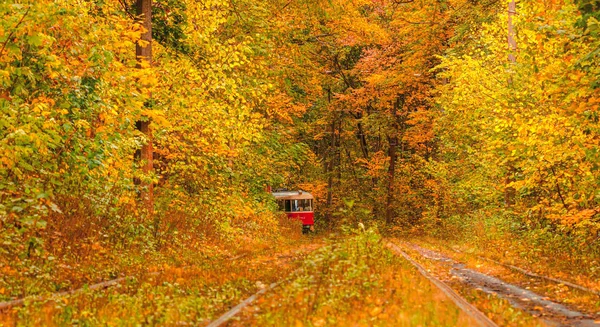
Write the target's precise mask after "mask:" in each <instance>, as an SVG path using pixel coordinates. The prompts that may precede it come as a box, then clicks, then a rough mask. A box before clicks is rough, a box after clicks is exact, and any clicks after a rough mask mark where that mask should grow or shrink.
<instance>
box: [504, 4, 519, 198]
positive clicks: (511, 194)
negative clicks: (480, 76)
mask: <svg viewBox="0 0 600 327" xmlns="http://www.w3.org/2000/svg"><path fill="white" fill-rule="evenodd" d="M516 13H517V7H516V4H515V0H511V1H510V2H509V4H508V49H509V53H508V61H509V62H510V63H512V64H514V63H515V62H516V61H517V59H516V57H515V52H516V50H517V41H516V40H515V28H514V25H513V16H514V15H515V14H516ZM512 83H513V81H512V77H509V78H508V84H509V85H512ZM506 170H507V171H506V178H505V187H504V205H505V206H506V207H511V206H512V205H513V204H514V203H515V195H516V193H517V192H516V190H515V188H514V187H512V186H510V184H511V183H512V182H514V181H515V173H516V171H515V170H516V169H515V167H514V166H513V165H512V164H511V163H508V164H507V169H506Z"/></svg>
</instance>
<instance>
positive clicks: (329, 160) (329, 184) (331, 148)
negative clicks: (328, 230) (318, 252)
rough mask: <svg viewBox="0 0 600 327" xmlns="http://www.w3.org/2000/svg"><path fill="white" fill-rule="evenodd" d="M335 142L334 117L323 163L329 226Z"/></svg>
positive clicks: (328, 99) (326, 217) (329, 98)
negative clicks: (329, 142) (324, 163)
mask: <svg viewBox="0 0 600 327" xmlns="http://www.w3.org/2000/svg"><path fill="white" fill-rule="evenodd" d="M327 102H328V103H329V104H331V90H330V89H328V90H327ZM335 144H336V141H335V117H334V118H333V121H332V122H331V144H330V146H329V149H328V150H327V151H325V156H326V158H325V162H327V165H326V170H325V173H326V174H327V204H326V207H327V208H326V211H325V223H326V224H329V223H331V207H332V205H333V168H334V165H335V163H334V161H335V159H334V158H335V152H334V147H335ZM327 157H328V158H327Z"/></svg>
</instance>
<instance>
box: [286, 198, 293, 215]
mask: <svg viewBox="0 0 600 327" xmlns="http://www.w3.org/2000/svg"><path fill="white" fill-rule="evenodd" d="M291 211H292V205H291V203H290V200H285V212H291Z"/></svg>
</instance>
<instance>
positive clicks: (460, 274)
mask: <svg viewBox="0 0 600 327" xmlns="http://www.w3.org/2000/svg"><path fill="white" fill-rule="evenodd" d="M402 244H403V246H405V247H409V248H410V249H412V250H414V251H415V252H417V253H418V254H419V255H420V256H422V257H423V258H425V259H428V260H431V261H434V262H437V263H441V264H442V265H443V266H444V267H445V268H448V269H449V273H450V274H451V275H452V276H454V277H456V278H458V280H459V281H460V282H461V283H463V284H465V285H467V286H469V287H472V288H476V289H480V290H481V291H483V292H485V293H488V294H494V295H496V296H498V297H500V298H503V299H506V300H507V301H508V302H509V303H510V304H511V305H512V306H514V307H516V308H518V309H521V310H524V311H526V312H529V313H530V314H532V315H534V316H537V317H539V318H540V319H542V320H543V321H544V322H545V323H546V324H548V325H551V326H577V327H598V326H600V321H598V320H596V319H598V317H594V316H592V315H589V314H585V313H582V312H579V311H576V310H573V309H570V308H569V307H567V306H565V305H563V304H561V303H558V302H555V301H552V300H550V299H548V298H546V297H544V296H542V295H539V294H537V293H535V292H532V291H530V290H527V289H523V288H521V287H519V286H517V285H514V284H510V283H507V282H505V281H502V280H501V279H499V278H496V277H493V276H490V275H487V274H484V273H482V272H479V271H476V270H473V269H470V268H467V267H466V266H465V264H463V263H460V262H457V261H455V260H453V259H451V258H449V257H447V256H445V255H443V254H440V253H438V252H436V251H433V250H430V249H425V248H423V247H420V246H418V245H415V244H411V243H407V242H402Z"/></svg>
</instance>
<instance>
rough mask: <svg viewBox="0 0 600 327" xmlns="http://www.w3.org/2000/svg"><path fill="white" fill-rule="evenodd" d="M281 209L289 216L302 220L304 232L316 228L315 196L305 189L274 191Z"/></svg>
mask: <svg viewBox="0 0 600 327" xmlns="http://www.w3.org/2000/svg"><path fill="white" fill-rule="evenodd" d="M273 196H274V197H275V199H276V200H277V204H278V205H279V210H281V211H283V212H285V213H286V215H287V216H288V217H289V218H292V219H298V220H300V221H301V222H302V233H304V234H307V233H308V232H309V231H311V230H314V224H315V213H314V211H313V209H314V206H313V200H314V198H313V196H312V194H310V193H308V192H304V191H279V192H273Z"/></svg>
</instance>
